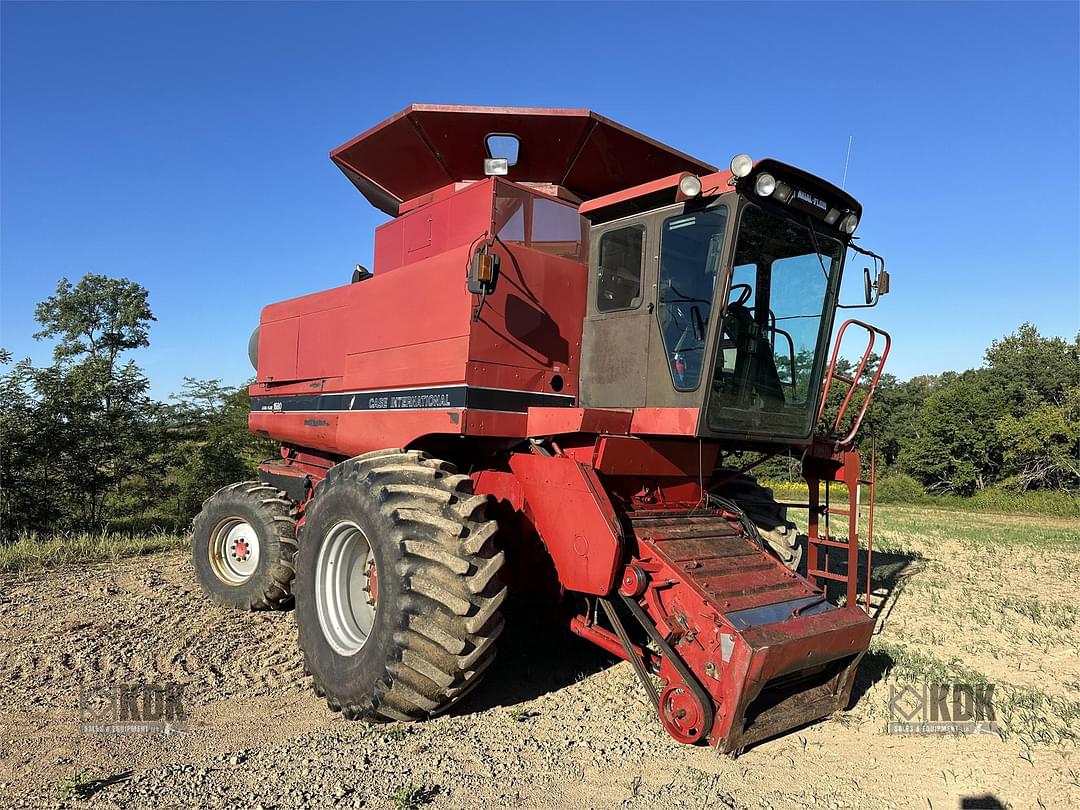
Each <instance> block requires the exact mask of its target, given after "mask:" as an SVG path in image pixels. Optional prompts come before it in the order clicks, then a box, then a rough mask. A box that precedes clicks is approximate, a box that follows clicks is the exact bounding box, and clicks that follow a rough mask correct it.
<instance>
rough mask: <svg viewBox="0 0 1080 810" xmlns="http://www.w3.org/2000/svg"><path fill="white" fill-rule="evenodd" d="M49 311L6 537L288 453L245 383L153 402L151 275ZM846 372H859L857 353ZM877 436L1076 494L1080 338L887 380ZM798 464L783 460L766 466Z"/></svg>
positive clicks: (960, 480) (906, 452)
mask: <svg viewBox="0 0 1080 810" xmlns="http://www.w3.org/2000/svg"><path fill="white" fill-rule="evenodd" d="M34 316H35V319H36V321H37V323H38V324H39V325H40V327H41V328H40V331H38V332H37V333H36V334H35V335H34V337H35V338H37V339H40V340H54V341H55V344H54V349H53V361H52V363H51V364H49V365H48V366H44V367H38V366H35V365H34V364H33V363H31V362H30V361H29V360H28V359H24V360H20V361H18V362H15V361H14V358H13V357H12V355H11V353H10V352H8V351H6V350H4V349H0V370H2V372H3V373H2V374H0V532H2V538H3V539H10V538H11V537H13V536H16V535H17V534H19V533H20V532H26V531H36V532H50V531H61V530H68V529H79V530H91V529H106V528H109V529H114V530H125V529H127V530H133V531H135V530H143V529H149V528H151V527H161V528H173V529H179V528H182V527H184V526H186V525H187V523H188V522H189V521H190V519H191V518H192V516H193V515H194V514H195V513H196V512H197V511H198V509H199V507H200V505H201V503H202V501H203V500H204V499H205V498H206V497H207V496H208V495H210V494H211V493H212V492H214V491H215V490H216V489H218V488H219V487H221V486H224V485H226V484H229V483H232V482H235V481H240V480H244V479H246V478H250V477H251V476H252V475H253V474H254V468H255V466H256V465H257V464H258V462H260V461H262V460H263V459H266V458H270V457H273V456H274V455H275V453H276V447H275V445H274V444H273V443H272V442H270V441H267V440H265V439H260V438H258V437H256V436H253V435H252V434H250V433H249V432H248V430H247V415H248V409H249V402H248V396H247V389H246V387H244V386H240V387H233V386H228V385H224V384H222V382H221V381H220V380H205V379H196V378H186V379H185V382H184V385H183V387H182V388H181V390H180V391H179V392H177V393H176V394H174V395H173V396H171V397H170V398H169V401H167V402H160V401H155V400H154V399H152V398H151V397H150V396H149V393H148V391H149V383H148V381H147V379H146V376H145V374H144V373H143V371H142V370H141V369H140V368H139V366H138V365H137V364H136V363H135V361H134V360H132V359H131V358H130V356H129V355H130V354H131V353H133V352H135V351H137V350H139V349H142V348H145V347H147V346H149V343H150V337H149V335H150V325H151V323H152V322H153V321H154V320H155V318H154V316H153V313H152V312H151V311H150V306H149V303H148V295H147V291H146V289H145V288H143V287H142V286H140V285H139V284H136V283H134V282H132V281H129V280H127V279H114V278H110V277H107V276H102V275H95V274H87V275H85V276H84V277H83V278H82V279H81V280H79V282H78V283H76V284H72V283H71V282H69V281H68V280H67V279H61V280H60V282H59V284H58V285H57V289H56V293H55V294H54V295H52V296H50V297H49V298H47V299H46V300H45V301H42V302H41V303H40V304H38V305H37V307H36V309H35V312H34ZM811 360H812V358H809V357H806V358H796V364H797V365H799V366H801V365H807V364H809V363H810V362H811ZM788 362H789V363H790V360H789V361H788ZM873 368H874V365H873V362H871V364H870V365H869V367H868V369H867V370H866V373H865V374H864V380H863V382H866V378H867V377H868V375H869V373H870V371H871V370H872V369H873ZM838 370H839V371H841V372H842V373H845V374H847V375H851V374H852V373H853V372H854V370H855V369H853V368H852V364H851V363H848V362H846V361H845V362H844V364H843V365H842V367H841V368H840V369H838ZM783 371H784V370H783V369H781V372H782V373H783ZM842 388H843V386H839V389H842ZM839 389H837V390H833V391H832V392H831V393H830V396H829V403H828V407H827V409H826V422H828V421H829V420H828V417H829V416H834V415H835V413H836V409H837V407H838V405H839V401H840V399H842V397H843V393H844V391H843V390H839ZM860 397H861V394H860V395H857V396H856V397H855V398H854V401H853V403H852V405H851V407H850V408H849V411H848V419H849V420H850V418H852V415H853V414H854V413H856V412H857V411H858V407H859V405H860V401H861V400H860ZM870 441H872V442H873V444H874V446H875V448H876V453H877V459H878V468H879V474H884V475H886V476H888V475H894V476H895V475H906V476H910V477H911V479H913V480H914V481H915V482H917V483H918V485H919V486H921V487H922V488H923V489H924V490H925V491H926V492H928V493H931V494H952V495H972V494H974V493H976V492H978V491H979V490H982V489H985V488H987V487H991V486H1001V487H1008V488H1012V489H1015V490H1018V491H1027V490H1030V489H1058V490H1068V491H1076V490H1077V489H1078V485H1080V461H1078V459H1080V334H1078V335H1077V336H1076V337H1075V338H1074V339H1073V340H1072V341H1067V340H1065V339H1062V338H1059V337H1045V336H1043V335H1040V334H1039V332H1038V330H1037V329H1036V327H1035V326H1033V325H1031V324H1027V323H1025V324H1023V325H1021V326H1020V327H1019V328H1018V329H1017V330H1016V331H1015V332H1014V333H1012V334H1010V335H1007V336H1005V337H1003V338H1001V339H1000V340H995V341H994V342H993V343H992V344H991V345H990V347H989V348H988V349H987V350H986V355H985V363H984V364H983V365H982V366H981V367H980V368H976V369H969V370H967V371H962V372H952V371H949V372H945V373H943V374H935V375H923V376H918V377H914V378H912V379H910V380H906V381H900V380H898V379H897V378H896V377H895V376H894V375H891V374H888V373H886V374H884V375H883V376H882V378H881V381H880V384H879V386H878V390H877V393H876V395H875V397H874V399H873V401H872V402H871V405H870V408H869V410H868V412H867V416H866V420H865V422H864V426H863V429H862V431H861V433H860V442H861V443H862V445H863V447H864V449H865V448H866V447H867V443H868V442H870ZM796 469H797V464H794V463H793V462H792V460H790V459H789V460H788V461H787V463H785V462H784V461H783V460H780V461H775V462H773V463H771V464H770V465H769V466H767V467H765V468H764V471H763V473H764V474H765V475H790V474H791V473H793V472H794V471H796Z"/></svg>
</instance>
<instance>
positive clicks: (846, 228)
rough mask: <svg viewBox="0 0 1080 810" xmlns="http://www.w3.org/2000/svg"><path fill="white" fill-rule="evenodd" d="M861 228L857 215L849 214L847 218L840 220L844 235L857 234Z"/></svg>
mask: <svg viewBox="0 0 1080 810" xmlns="http://www.w3.org/2000/svg"><path fill="white" fill-rule="evenodd" d="M858 227H859V218H858V217H857V216H855V214H851V213H849V214H848V215H847V216H846V217H844V218H843V219H842V220H840V230H841V231H843V232H844V233H848V234H850V233H855V229H856V228H858Z"/></svg>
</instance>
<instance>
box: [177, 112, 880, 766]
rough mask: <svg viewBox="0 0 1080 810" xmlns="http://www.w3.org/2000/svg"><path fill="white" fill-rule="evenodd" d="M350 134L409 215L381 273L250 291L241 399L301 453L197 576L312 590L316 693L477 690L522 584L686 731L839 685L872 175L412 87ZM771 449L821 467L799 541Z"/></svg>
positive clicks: (262, 485)
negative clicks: (838, 173)
mask: <svg viewBox="0 0 1080 810" xmlns="http://www.w3.org/2000/svg"><path fill="white" fill-rule="evenodd" d="M331 158H332V160H333V161H334V162H335V163H336V164H337V165H338V167H340V168H341V170H342V171H343V172H344V173H345V175H346V176H347V177H348V178H349V179H350V180H351V181H352V183H353V184H354V185H355V186H356V187H357V188H358V189H359V190H360V192H361V193H362V194H363V195H364V196H365V197H366V198H367V199H368V201H370V202H371V203H372V204H373V205H374V206H375V207H376V208H378V209H379V210H381V211H383V212H385V213H387V214H388V215H390V216H391V217H392V219H391V220H390V221H389V222H387V223H385V224H384V225H382V226H380V227H379V228H378V229H377V230H376V232H375V258H374V271H375V272H374V273H373V274H372V273H369V272H368V271H367V270H365V269H363V268H361V267H357V269H356V272H355V273H354V275H353V283H351V284H347V285H345V286H341V287H337V288H335V289H331V290H327V291H325V292H319V293H314V294H311V295H305V296H302V297H300V298H294V299H291V300H288V301H283V302H281V303H277V304H271V305H270V306H268V307H266V308H265V309H264V310H263V312H262V318H261V322H260V326H259V330H258V331H257V333H256V335H253V337H252V344H251V352H252V359H253V362H254V363H255V366H256V370H257V376H256V381H255V383H254V384H253V385H252V386H251V389H250V393H251V402H252V406H251V407H252V410H251V416H250V428H251V430H252V431H254V432H255V433H257V434H258V435H261V436H266V437H272V438H273V439H275V440H276V441H278V442H280V443H281V459H280V460H279V461H274V462H268V463H265V464H263V465H261V467H260V468H259V474H258V480H256V481H249V482H244V483H240V484H234V485H232V486H230V487H226V488H225V489H223V490H221V491H220V492H218V493H217V494H215V495H214V496H213V497H211V498H210V499H209V500H208V501H207V502H206V504H205V506H204V508H203V511H202V512H201V513H200V514H199V516H198V517H197V518H196V520H195V524H194V534H193V540H192V543H193V551H194V559H195V564H196V568H197V571H198V575H199V579H200V581H201V584H202V585H203V587H204V588H205V589H206V590H207V592H208V593H209V594H210V595H211V596H212V597H213V598H215V599H217V600H218V601H220V602H222V603H225V604H229V605H234V606H238V607H241V608H245V609H258V608H264V609H265V608H277V607H287V606H289V605H291V604H292V603H293V602H294V601H295V607H296V621H297V624H298V626H299V636H300V646H301V647H302V649H303V653H304V658H305V662H306V666H307V669H308V671H309V672H310V674H311V675H312V677H313V680H314V688H315V691H316V692H317V693H318V694H319V695H321V696H324V697H325V698H326V701H327V703H328V704H329V705H330V707H331V708H332V709H333V710H335V711H341V712H343V713H344V714H345V715H346V716H347V717H349V718H351V719H366V720H372V721H381V720H414V719H419V718H423V717H427V716H430V715H434V714H437V713H439V712H441V711H444V710H445V709H447V708H448V707H449V706H451V705H453V704H454V703H455V702H456V701H458V700H459V699H460V698H461V697H462V696H464V695H465V694H466V693H467V692H468V691H469V690H470V689H472V688H473V687H474V686H476V684H477V683H478V682H479V680H480V679H481V676H482V675H483V673H484V671H485V670H486V669H487V668H488V666H489V665H490V664H491V662H492V660H493V658H494V656H495V640H496V638H497V637H498V636H499V634H500V632H501V631H502V629H503V618H502V615H501V609H502V607H503V604H504V600H505V599H506V596H507V593H508V589H509V590H511V591H514V590H517V591H521V592H523V593H528V592H531V593H532V594H533V598H537V599H544V600H548V601H550V602H555V601H558V602H559V603H560V604H561V605H563V606H565V607H567V608H568V607H570V606H575V607H576V608H577V609H576V610H569V609H565V610H564V611H563V612H564V613H565V614H566V615H567V620H568V622H569V627H570V629H571V630H572V631H573V632H574V633H576V634H578V635H580V636H582V637H583V638H586V639H589V640H590V641H592V642H594V643H596V644H598V645H599V646H601V647H602V648H604V649H605V650H608V651H609V652H611V653H613V654H615V655H617V656H621V657H622V658H625V659H626V660H628V661H629V662H630V663H631V664H632V665H633V667H634V669H635V670H636V672H637V675H638V676H639V677H640V679H641V682H642V684H643V686H644V688H645V690H646V692H647V693H648V695H649V698H650V699H651V700H652V703H653V705H654V706H655V707H656V709H657V713H658V715H659V718H660V722H661V723H662V724H663V726H664V728H665V729H667V731H668V732H669V733H670V734H671V736H673V737H674V738H675V739H677V740H680V741H682V742H686V743H696V742H699V741H703V740H704V741H707V742H708V743H709V744H711V745H715V746H717V747H719V748H720V749H721V750H723V751H739V750H742V749H743V748H744V747H746V746H747V745H749V744H752V743H754V742H756V741H758V740H761V739H763V738H765V737H769V736H773V735H776V734H778V733H781V732H785V731H788V730H790V729H792V728H795V727H797V726H799V725H802V724H805V723H807V722H810V721H812V720H815V719H817V718H820V717H823V716H825V715H828V714H830V713H831V712H833V711H835V710H837V709H843V708H844V707H845V706H846V704H847V702H848V701H849V699H850V693H851V689H852V684H853V680H854V677H855V670H856V667H857V666H858V664H859V661H860V659H861V657H862V655H863V653H864V652H865V650H866V648H867V645H868V643H869V640H870V635H871V631H872V629H873V620H872V619H871V618H870V617H869V616H868V615H867V612H866V611H865V610H864V609H863V608H862V607H860V606H859V599H860V598H863V597H861V596H860V593H859V591H860V589H859V585H858V583H857V581H856V580H857V571H858V567H857V560H858V549H859V541H858V517H859V506H860V503H859V501H860V498H859V493H860V490H861V486H862V485H869V490H870V510H871V513H870V520H871V523H870V525H871V531H872V525H873V524H872V520H873V512H872V510H873V494H872V493H873V484H872V473H871V479H870V480H869V481H863V480H861V479H862V477H863V473H862V472H861V464H860V459H859V454H858V452H857V451H856V450H855V449H853V446H852V440H853V438H854V434H855V431H856V430H857V429H858V425H859V422H861V419H862V415H863V413H865V408H866V403H868V402H869V398H870V394H872V393H873V388H874V386H875V385H876V384H877V380H878V378H879V377H880V374H881V366H882V364H883V363H884V360H885V357H886V356H887V354H888V346H889V338H888V336H887V335H885V333H883V332H881V331H879V330H878V329H876V328H874V327H871V326H868V325H867V324H864V323H862V322H859V321H848V322H847V323H845V324H844V325H843V326H842V327H840V329H839V330H838V332H837V338H836V340H835V347H834V349H833V352H832V356H831V362H830V358H828V357H827V353H828V348H829V343H830V336H831V335H832V334H833V326H834V314H835V312H836V309H837V306H838V303H837V296H838V291H839V287H840V279H841V273H842V272H843V264H844V258H845V255H846V254H847V253H848V251H849V250H851V251H856V252H857V253H859V254H861V255H864V256H868V257H870V258H872V259H873V262H874V265H875V268H876V269H877V270H878V272H877V274H876V276H875V277H874V278H871V274H870V270H869V269H866V270H865V271H864V274H865V275H864V281H865V295H866V303H865V306H870V305H873V304H876V303H877V299H878V298H879V296H880V295H881V294H883V293H885V292H887V291H888V274H887V273H886V272H885V270H884V261H883V260H881V259H880V257H878V256H876V255H875V254H873V253H870V252H869V251H865V250H863V249H861V248H859V247H856V246H855V244H854V243H853V241H852V240H853V233H854V231H855V229H856V227H857V225H858V221H859V218H860V216H861V213H862V209H861V206H860V205H859V203H858V202H857V201H856V200H855V199H854V198H853V197H851V195H849V194H847V193H846V192H844V191H842V190H841V189H839V188H836V187H835V186H833V185H831V184H829V183H827V182H825V181H824V180H821V179H819V178H817V177H814V176H812V175H810V174H808V173H807V172H804V171H802V170H800V169H796V168H794V167H792V166H788V165H785V164H783V163H780V162H778V161H775V160H762V161H759V162H756V163H755V162H753V161H752V160H751V159H750V158H749V157H748V156H747V155H739V156H737V157H736V158H735V159H734V160H732V162H731V169H730V171H717V170H716V168H714V167H713V166H710V165H708V164H707V163H704V162H702V161H700V160H696V159H694V158H692V157H689V156H687V155H685V154H682V153H681V152H678V151H676V150H674V149H671V148H669V147H667V146H665V145H663V144H661V143H658V142H657V141H654V140H652V139H650V138H647V137H645V136H643V135H641V134H639V133H636V132H633V131H632V130H629V129H627V128H626V127H623V126H620V125H619V124H616V123H614V122H612V121H609V120H607V119H605V118H603V117H601V116H599V115H596V114H594V113H591V112H589V111H585V110H555V109H515V108H487V107H446V106H423V105H415V106H412V107H409V108H408V109H406V110H404V111H402V112H401V113H399V114H397V115H395V116H393V117H392V118H389V119H387V120H386V121H384V122H383V123H381V124H379V125H378V126H376V127H374V128H373V129H371V130H369V131H367V132H365V133H364V134H363V135H360V136H359V137H357V138H355V139H353V140H351V141H349V142H348V143H346V144H345V145H343V146H341V147H339V148H338V149H335V150H334V151H333V152H332V153H331ZM862 305H863V304H860V306H862ZM852 327H854V328H857V329H861V330H863V331H865V332H866V334H867V338H868V339H867V345H866V348H865V351H863V353H862V359H861V361H860V362H859V363H857V364H856V368H855V372H854V374H853V375H852V376H850V377H847V378H843V377H841V376H840V375H838V374H837V373H836V372H835V364H836V359H837V356H838V353H839V348H840V344H841V339H842V336H843V334H844V333H845V332H846V331H847V330H848V329H849V328H852ZM878 338H882V339H883V340H884V343H883V345H882V346H877V347H876V348H877V350H878V353H875V351H874V350H875V341H876V340H877V339H878ZM834 379H839V380H842V381H843V382H844V383H846V384H847V385H848V386H849V387H850V390H849V391H848V392H847V395H846V396H845V397H844V399H843V404H842V407H841V409H840V410H841V413H840V414H838V415H836V416H835V418H834V419H832V420H830V422H829V425H828V429H825V430H824V431H822V432H821V433H820V434H816V433H815V428H816V427H818V426H819V425H820V424H821V422H822V417H823V413H824V405H823V404H824V402H825V398H826V396H827V395H828V391H829V386H830V382H832V381H833V380H834ZM860 386H861V388H862V390H863V394H862V395H860V396H858V397H854V396H853V395H854V393H855V391H856V389H858V388H860ZM834 399H835V396H834ZM853 400H854V401H857V402H859V407H858V410H859V412H858V413H857V414H854V418H850V415H849V417H848V418H847V419H846V420H845V415H844V411H846V410H848V406H849V405H850V404H851V403H852V401H853ZM853 410H854V408H853ZM848 423H853V427H852V428H850V429H849V430H848V432H847V435H843V436H840V435H838V434H839V433H840V426H841V424H848ZM781 453H785V454H787V453H794V454H797V456H798V457H799V458H801V460H802V469H803V475H804V476H805V478H806V480H807V482H808V483H809V486H810V502H809V510H808V520H807V526H806V532H807V536H806V538H805V546H803V545H801V544H800V542H799V539H801V538H799V539H797V535H796V532H795V526H794V524H793V523H792V522H791V521H789V520H788V518H787V509H788V508H789V507H794V506H795V505H794V504H780V503H777V502H776V501H775V500H774V499H773V498H772V494H771V492H770V491H769V490H766V489H764V488H762V487H761V486H759V485H758V484H757V483H756V482H755V480H754V479H753V478H752V477H750V476H749V475H747V472H748V471H749V470H750V469H751V468H752V467H754V466H756V464H757V463H760V462H761V461H763V460H765V459H768V458H771V457H773V456H775V455H777V454H781ZM733 459H735V461H733ZM748 459H749V460H750V461H749V463H747V460H748ZM831 482H839V483H842V484H846V486H847V492H848V496H847V498H846V499H845V506H844V508H842V509H837V508H835V507H833V506H832V505H831V504H830V502H829V496H828V491H829V489H828V487H829V483H831ZM822 484H825V487H824V497H821V495H820V494H819V493H820V492H822V487H821V485H822ZM804 506H805V505H804ZM838 515H839V516H843V518H844V523H845V524H846V527H847V528H846V532H844V533H846V537H845V538H844V539H837V538H836V537H834V536H833V535H831V534H830V533H829V518H830V516H833V517H836V516H838ZM867 545H868V549H867V550H868V551H869V537H868V543H867ZM830 552H832V558H833V559H831V560H830V559H829V557H830V554H829V553H830ZM866 569H867V571H869V560H867V566H866ZM294 572H295V577H294ZM830 583H831V584H832V589H831V591H830V588H829V587H828V586H829V585H830ZM866 586H867V594H866V597H865V598H866V600H867V601H866V602H865V604H866V605H868V604H869V601H868V600H869V579H867V583H866ZM834 592H835V593H836V594H838V595H840V596H842V598H836V599H830V598H827V597H828V596H829V595H830V593H834ZM650 674H652V675H656V676H659V678H660V681H661V682H662V684H663V688H662V689H661V691H660V692H659V693H657V691H656V689H655V687H654V682H653V680H652V678H651V677H650Z"/></svg>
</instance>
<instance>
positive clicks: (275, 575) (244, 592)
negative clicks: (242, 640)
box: [191, 481, 296, 610]
mask: <svg viewBox="0 0 1080 810" xmlns="http://www.w3.org/2000/svg"><path fill="white" fill-rule="evenodd" d="M292 513H293V502H292V501H290V500H289V499H288V498H287V497H286V495H285V493H284V492H282V491H281V490H279V489H277V487H272V486H269V485H267V484H264V483H262V482H261V481H241V482H240V483H238V484H230V485H229V486H227V487H223V488H222V489H219V490H218V491H217V492H215V493H214V494H213V495H211V496H210V497H209V498H207V499H206V501H205V502H204V503H203V507H202V511H200V512H199V514H198V515H196V516H195V520H194V522H193V523H192V531H191V557H192V561H193V562H194V564H195V576H196V579H198V581H199V585H200V586H201V587H202V589H203V591H205V592H206V594H207V595H208V596H209V597H210V598H211V599H213V600H214V601H215V602H217V603H218V604H220V605H225V606H226V607H235V608H240V609H241V610H284V609H287V608H289V607H292V596H291V585H292V579H293V558H294V556H295V554H296V518H295V517H293V514H292Z"/></svg>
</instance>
